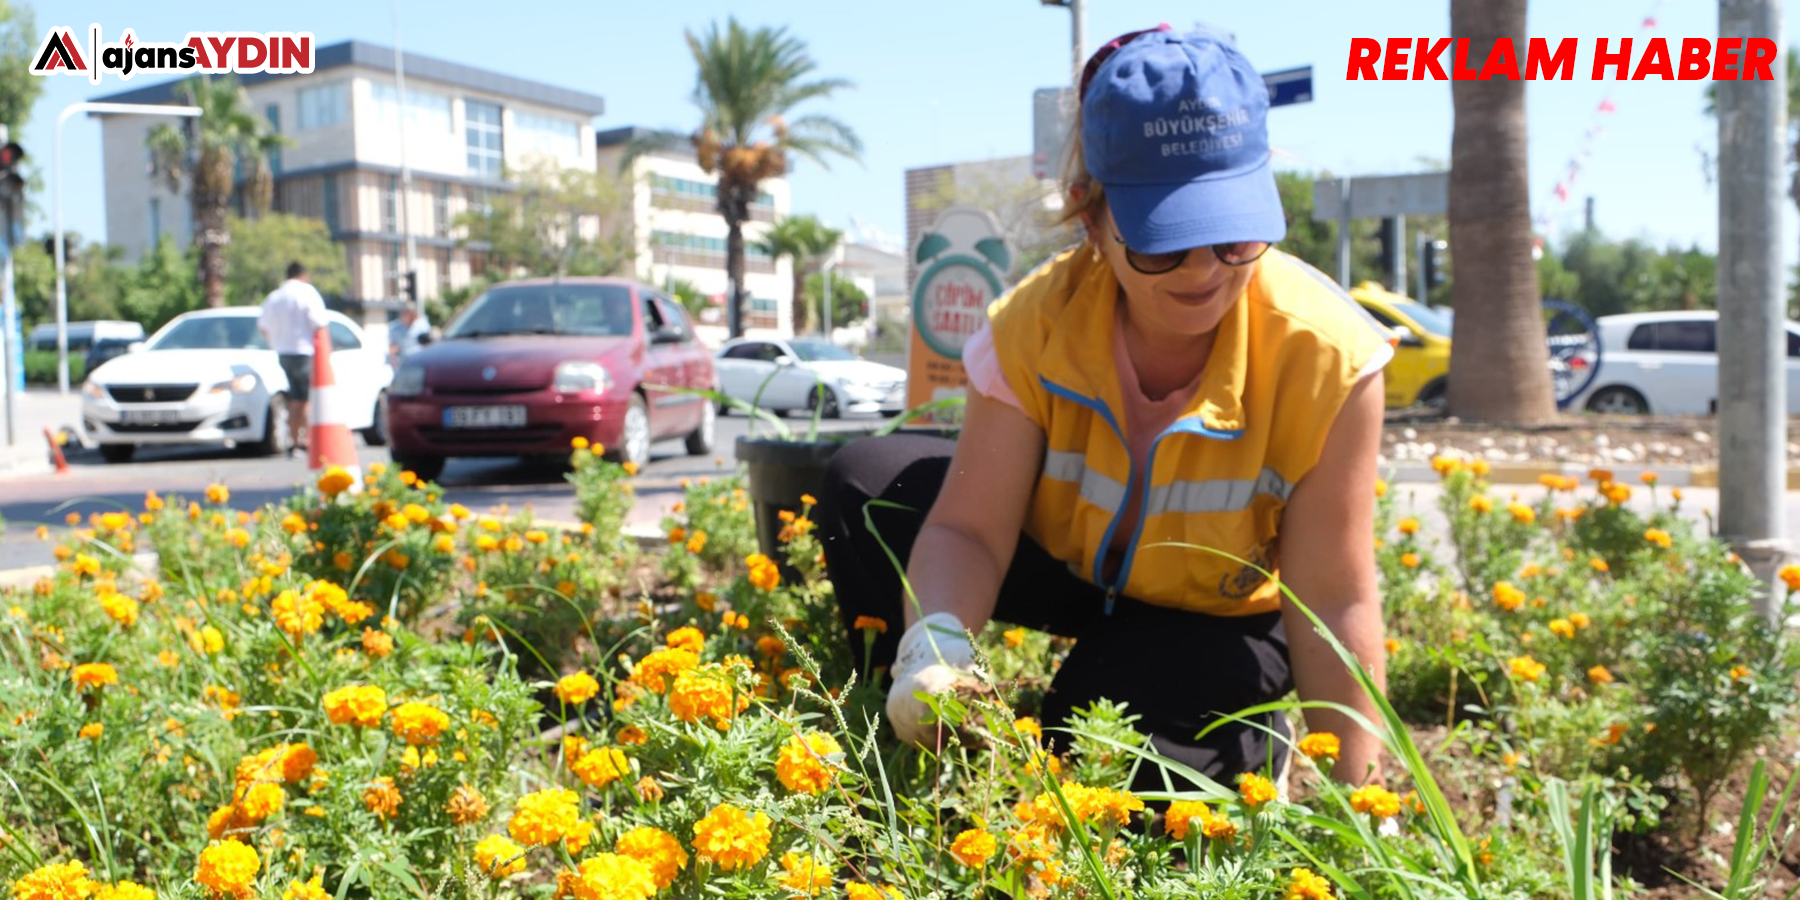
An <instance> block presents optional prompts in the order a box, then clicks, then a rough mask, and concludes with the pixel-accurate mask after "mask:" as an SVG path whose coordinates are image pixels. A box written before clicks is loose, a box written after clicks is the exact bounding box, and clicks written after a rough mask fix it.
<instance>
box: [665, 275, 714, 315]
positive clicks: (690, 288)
mask: <svg viewBox="0 0 1800 900" xmlns="http://www.w3.org/2000/svg"><path fill="white" fill-rule="evenodd" d="M669 293H670V294H671V295H672V296H674V298H675V302H677V303H679V304H681V308H682V309H685V310H687V314H688V315H689V316H692V317H693V318H694V319H695V320H698V319H699V318H700V314H701V313H702V312H705V311H706V308H707V307H708V306H711V305H712V298H710V297H708V296H707V295H706V293H705V292H704V291H702V290H700V286H699V285H697V284H695V283H693V282H692V281H689V280H687V279H686V278H676V279H673V280H671V281H670V282H669Z"/></svg>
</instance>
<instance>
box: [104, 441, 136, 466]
mask: <svg viewBox="0 0 1800 900" xmlns="http://www.w3.org/2000/svg"><path fill="white" fill-rule="evenodd" d="M136 452H137V445H136V444H101V445H100V457H101V458H102V459H105V460H106V461H107V462H109V463H122V462H131V454H133V453H136Z"/></svg>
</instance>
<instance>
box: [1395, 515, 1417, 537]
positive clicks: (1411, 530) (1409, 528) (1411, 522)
mask: <svg viewBox="0 0 1800 900" xmlns="http://www.w3.org/2000/svg"><path fill="white" fill-rule="evenodd" d="M1398 527H1399V529H1400V533H1401V534H1418V533H1419V520H1418V519H1416V518H1413V517H1412V516H1407V517H1406V518H1404V519H1401V520H1400V525H1399V526H1398Z"/></svg>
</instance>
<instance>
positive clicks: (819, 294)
mask: <svg viewBox="0 0 1800 900" xmlns="http://www.w3.org/2000/svg"><path fill="white" fill-rule="evenodd" d="M806 302H807V304H808V305H810V306H814V307H817V308H819V309H824V308H825V278H824V275H823V273H820V272H814V273H813V274H811V275H808V276H807V277H806ZM868 317H869V295H868V294H866V293H864V292H863V289H862V288H859V287H857V286H856V282H854V281H851V280H850V279H848V278H845V277H844V276H843V274H842V273H839V272H832V273H831V324H832V327H834V328H842V327H843V326H845V325H848V324H850V323H851V322H855V321H858V320H861V319H866V318H868Z"/></svg>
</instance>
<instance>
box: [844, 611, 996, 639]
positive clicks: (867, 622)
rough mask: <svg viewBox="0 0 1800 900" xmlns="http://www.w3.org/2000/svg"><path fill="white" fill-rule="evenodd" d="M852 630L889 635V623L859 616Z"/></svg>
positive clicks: (852, 624) (874, 617)
mask: <svg viewBox="0 0 1800 900" xmlns="http://www.w3.org/2000/svg"><path fill="white" fill-rule="evenodd" d="M850 630H851V631H873V632H876V633H878V634H887V630H888V623H887V620H886V619H883V618H881V617H880V616H857V617H856V621H855V622H852V623H850ZM1009 643H1010V641H1009ZM1014 646H1017V645H1014Z"/></svg>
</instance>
